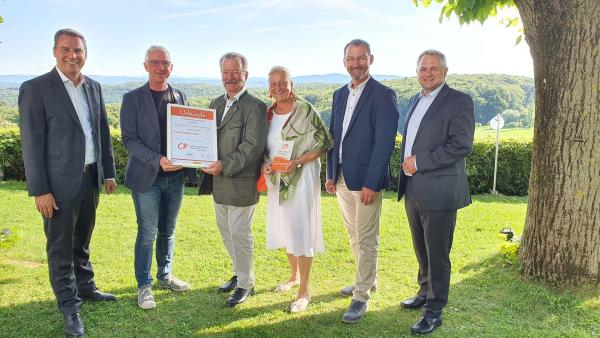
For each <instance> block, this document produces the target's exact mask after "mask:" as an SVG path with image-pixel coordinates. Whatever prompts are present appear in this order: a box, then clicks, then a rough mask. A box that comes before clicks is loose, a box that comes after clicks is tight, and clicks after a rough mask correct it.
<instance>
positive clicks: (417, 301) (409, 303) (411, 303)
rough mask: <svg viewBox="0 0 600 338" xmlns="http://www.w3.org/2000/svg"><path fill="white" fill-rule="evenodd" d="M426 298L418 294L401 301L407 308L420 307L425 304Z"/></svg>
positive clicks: (401, 304)
mask: <svg viewBox="0 0 600 338" xmlns="http://www.w3.org/2000/svg"><path fill="white" fill-rule="evenodd" d="M425 300H426V298H425V297H421V296H419V295H416V296H414V297H411V298H409V299H405V300H403V301H402V303H400V306H402V307H403V308H405V309H420V308H421V306H423V305H424V304H425Z"/></svg>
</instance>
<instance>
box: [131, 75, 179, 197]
mask: <svg viewBox="0 0 600 338" xmlns="http://www.w3.org/2000/svg"><path fill="white" fill-rule="evenodd" d="M171 89H172V90H173V96H174V97H175V102H176V103H177V104H184V105H186V104H187V99H186V97H185V94H184V93H182V92H181V91H179V90H177V89H175V88H172V87H171ZM157 115H158V112H157V111H156V106H155V105H154V100H153V99H152V93H151V92H150V86H149V84H148V83H146V84H145V85H143V86H141V87H139V88H136V89H134V90H132V91H130V92H128V93H126V94H125V95H123V103H122V104H121V136H122V138H123V144H124V145H125V147H126V148H127V151H128V153H129V155H128V157H127V169H126V171H125V186H126V187H128V188H129V189H131V190H133V191H135V192H145V191H148V189H150V187H151V186H152V184H153V183H154V181H155V180H156V177H157V175H158V171H159V169H160V159H161V158H162V156H163V155H162V154H161V151H160V146H161V144H160V130H159V128H160V127H159V125H158V118H157Z"/></svg>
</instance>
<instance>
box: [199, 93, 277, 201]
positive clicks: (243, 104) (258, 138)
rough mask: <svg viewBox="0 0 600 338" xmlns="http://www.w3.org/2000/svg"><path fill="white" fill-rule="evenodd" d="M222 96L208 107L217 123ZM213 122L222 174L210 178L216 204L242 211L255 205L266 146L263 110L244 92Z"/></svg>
mask: <svg viewBox="0 0 600 338" xmlns="http://www.w3.org/2000/svg"><path fill="white" fill-rule="evenodd" d="M225 104H226V95H222V96H219V97H218V98H216V99H214V100H213V101H212V102H211V103H210V108H212V109H215V110H216V111H217V119H218V121H219V120H220V119H221V117H222V116H223V112H224V111H225ZM218 121H217V126H218V127H217V143H218V146H217V147H218V153H219V160H220V161H221V164H222V165H223V173H222V174H221V175H219V176H214V177H213V198H214V200H215V202H216V203H219V204H225V205H232V206H237V207H245V206H250V205H254V204H256V203H258V198H259V193H258V191H257V190H256V180H257V178H258V174H259V172H260V166H261V164H262V159H263V153H264V151H265V146H266V143H267V106H266V105H265V103H264V102H262V101H261V100H259V99H257V98H256V97H254V96H252V95H251V94H250V93H248V92H245V93H244V94H242V95H241V96H240V98H239V100H238V101H237V102H235V103H234V104H233V106H231V108H229V111H228V112H227V114H226V115H225V118H224V119H223V122H221V123H219V122H218Z"/></svg>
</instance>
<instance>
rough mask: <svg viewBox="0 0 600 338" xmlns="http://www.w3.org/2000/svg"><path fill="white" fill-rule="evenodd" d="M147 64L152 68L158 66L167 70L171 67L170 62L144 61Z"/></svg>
mask: <svg viewBox="0 0 600 338" xmlns="http://www.w3.org/2000/svg"><path fill="white" fill-rule="evenodd" d="M146 62H147V63H149V64H151V65H152V66H153V67H158V66H159V65H162V66H163V67H165V68H167V67H169V66H170V65H171V61H166V60H165V61H160V60H148V61H146Z"/></svg>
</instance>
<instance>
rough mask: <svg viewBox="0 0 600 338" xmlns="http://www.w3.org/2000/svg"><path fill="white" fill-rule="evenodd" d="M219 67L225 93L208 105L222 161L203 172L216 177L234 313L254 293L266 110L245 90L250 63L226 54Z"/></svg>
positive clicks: (223, 289) (227, 287)
mask: <svg viewBox="0 0 600 338" xmlns="http://www.w3.org/2000/svg"><path fill="white" fill-rule="evenodd" d="M219 64H220V66H221V78H222V80H223V87H225V91H226V93H225V94H224V95H221V96H219V97H217V98H216V99H214V100H213V101H212V102H211V103H210V108H212V109H215V110H216V111H217V148H218V153H219V155H218V156H219V157H218V158H219V160H218V161H215V162H212V163H211V164H210V165H209V166H208V167H207V168H204V169H202V170H203V172H204V173H205V174H208V175H212V179H213V188H212V194H213V199H214V204H215V215H216V219H217V226H218V227H219V231H220V232H221V238H222V239H223V244H224V245H225V248H226V249H227V253H228V254H229V256H230V257H231V260H232V262H233V264H232V265H233V271H234V275H233V277H231V279H230V280H228V281H227V282H225V283H224V284H223V285H221V286H220V287H219V291H221V292H229V291H232V290H233V293H232V294H231V296H230V297H229V298H228V299H227V301H226V302H225V304H226V305H227V306H229V307H233V306H235V305H237V304H239V303H242V302H244V301H246V299H248V297H249V296H251V295H252V294H253V293H254V271H253V268H252V264H253V254H252V247H253V241H252V232H251V226H252V215H253V214H254V207H255V206H256V203H258V198H259V194H258V191H257V190H256V180H257V178H258V174H259V172H260V165H261V164H262V158H263V153H264V150H265V145H266V143H267V122H266V118H267V106H266V105H265V103H264V102H262V101H261V100H259V99H258V98H256V97H254V96H253V95H251V94H250V93H248V91H247V90H246V79H247V78H248V61H247V60H246V57H244V56H243V55H241V54H238V53H233V52H232V53H226V54H225V55H223V56H222V57H221V59H220V61H219ZM205 179H206V178H205Z"/></svg>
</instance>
